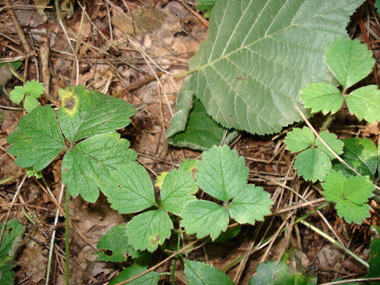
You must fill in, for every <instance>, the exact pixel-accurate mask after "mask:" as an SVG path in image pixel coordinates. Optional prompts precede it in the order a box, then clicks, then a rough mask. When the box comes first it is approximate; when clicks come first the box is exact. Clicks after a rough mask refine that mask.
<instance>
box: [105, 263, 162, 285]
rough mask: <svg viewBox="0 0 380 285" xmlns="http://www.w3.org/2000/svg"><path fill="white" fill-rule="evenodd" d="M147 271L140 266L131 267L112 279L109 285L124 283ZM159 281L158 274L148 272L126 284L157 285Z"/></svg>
mask: <svg viewBox="0 0 380 285" xmlns="http://www.w3.org/2000/svg"><path fill="white" fill-rule="evenodd" d="M146 269H147V267H141V266H136V265H134V266H131V267H128V268H126V269H124V270H123V271H122V272H120V274H119V275H118V276H117V277H115V278H114V279H112V281H111V282H110V285H116V284H119V283H121V282H123V281H126V280H128V279H130V278H132V277H134V276H136V275H138V274H140V273H142V272H144V271H145V270H146ZM159 280H160V274H159V273H158V272H155V271H153V272H149V273H147V274H144V275H143V276H141V277H139V278H136V279H135V280H133V281H131V282H128V284H130V285H142V284H144V285H157V284H158V281H159Z"/></svg>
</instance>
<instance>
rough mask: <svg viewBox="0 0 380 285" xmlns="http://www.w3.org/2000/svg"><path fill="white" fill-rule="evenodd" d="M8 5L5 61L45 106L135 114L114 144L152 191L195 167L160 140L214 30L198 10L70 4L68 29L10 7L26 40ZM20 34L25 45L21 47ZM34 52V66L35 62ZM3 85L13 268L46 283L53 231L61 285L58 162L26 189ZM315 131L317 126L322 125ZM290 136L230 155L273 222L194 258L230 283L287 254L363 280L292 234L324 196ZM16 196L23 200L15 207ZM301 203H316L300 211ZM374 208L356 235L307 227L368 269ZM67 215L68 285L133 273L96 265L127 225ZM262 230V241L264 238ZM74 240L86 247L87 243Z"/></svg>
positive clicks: (375, 133)
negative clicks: (124, 105)
mask: <svg viewBox="0 0 380 285" xmlns="http://www.w3.org/2000/svg"><path fill="white" fill-rule="evenodd" d="M6 2H7V1H5V2H3V1H1V4H0V48H1V54H0V56H1V58H0V60H1V62H14V61H20V62H21V63H22V66H21V67H20V68H19V69H17V72H18V74H19V76H20V79H22V80H24V81H27V80H37V81H40V82H43V83H44V86H45V96H44V97H43V98H41V100H40V101H41V103H42V104H52V105H53V106H56V107H58V106H59V100H58V89H59V88H65V87H66V86H70V85H77V84H80V85H84V86H86V88H89V89H95V90H98V91H101V92H103V93H105V94H107V95H109V96H114V97H117V98H121V99H123V100H126V101H127V102H129V103H130V104H132V105H133V106H135V107H136V109H137V114H136V115H135V116H133V117H132V123H131V125H130V126H128V127H127V128H125V129H122V130H120V131H119V132H120V133H121V135H122V137H124V138H126V139H128V140H129V141H130V142H131V147H132V148H133V149H134V150H135V151H136V152H137V153H138V162H139V163H141V164H142V165H143V166H144V167H145V168H146V169H148V171H149V173H150V174H151V177H152V180H153V181H154V180H155V176H157V175H158V174H160V173H161V172H163V171H170V170H172V169H175V168H176V167H178V165H179V163H181V162H182V161H183V160H184V159H185V158H193V159H198V158H199V157H200V155H201V152H197V151H192V150H189V149H185V148H176V147H173V146H171V145H168V144H167V141H166V139H165V134H166V130H167V129H168V126H169V122H170V119H171V117H172V116H173V113H174V111H175V103H176V98H177V94H178V92H179V90H180V88H181V84H182V79H181V78H175V77H174V76H173V75H174V74H179V73H182V72H184V71H187V69H188V63H189V59H190V58H191V57H192V56H193V55H194V53H195V52H196V50H197V48H198V46H199V45H200V44H201V42H202V41H203V40H204V39H205V38H206V36H207V31H208V27H207V25H208V22H207V20H206V19H204V18H203V16H202V15H201V14H199V12H198V11H197V10H196V9H195V8H194V7H195V4H196V3H195V1H193V0H178V1H168V0H166V1H165V0H151V1H149V0H142V1H134V0H120V1H119V0H102V1H95V0H87V1H85V2H87V3H86V7H84V6H82V5H81V4H80V3H79V1H78V2H76V1H75V3H74V6H73V7H70V5H68V6H69V7H68V9H67V10H65V9H64V6H65V4H68V3H71V1H68V0H66V1H61V2H62V3H61V10H62V17H63V21H62V24H63V26H62V25H61V24H60V23H59V21H58V20H57V16H56V12H55V8H54V6H52V4H51V3H50V2H53V1H44V0H40V1H34V2H33V1H26V0H16V1H11V6H12V9H13V11H14V12H15V15H16V18H17V22H18V23H19V25H20V26H21V29H19V28H16V26H15V22H14V19H12V17H11V13H10V9H8V8H6V6H5V3H6ZM369 2H371V1H369ZM35 3H38V5H37V4H35ZM364 7H366V9H364V10H363V9H362V10H360V11H358V12H357V14H355V17H352V21H351V23H350V25H349V34H350V35H351V36H352V37H353V38H359V39H360V40H361V41H364V42H368V41H370V43H371V45H369V46H370V48H371V49H373V51H374V56H375V58H376V57H377V56H378V52H377V51H376V49H377V48H378V47H379V40H380V24H379V20H378V16H377V14H376V12H375V10H374V8H373V5H372V4H371V3H368V4H366V5H364ZM128 11H132V12H133V14H134V17H137V21H138V22H140V23H144V25H143V27H141V26H139V25H136V23H135V21H136V19H135V18H131V17H129V16H128V15H127V14H128ZM20 32H22V33H23V35H24V36H25V41H26V42H25V41H23V40H21V38H20ZM363 34H364V35H369V38H368V36H364V37H363ZM69 40H70V44H69ZM29 49H30V52H31V54H28V50H29ZM76 65H78V66H79V70H76V68H75V66H76ZM377 66H378V64H377ZM376 76H377V75H375V77H376ZM373 78H374V75H373V74H372V75H371V78H369V79H368V80H370V81H374V79H373ZM0 83H1V86H2V90H3V92H2V93H1V97H0V109H1V110H2V114H3V119H2V122H1V133H0V181H1V184H0V205H1V210H0V221H1V222H4V221H5V218H6V216H7V212H8V210H9V209H10V207H11V212H10V215H9V217H8V219H11V218H17V219H18V220H19V221H21V222H22V223H23V224H24V225H25V226H26V231H25V234H24V236H23V246H22V248H21V252H20V253H19V254H18V256H17V260H16V261H17V266H16V267H15V272H16V284H44V283H45V278H46V269H47V259H48V252H49V243H50V237H51V233H52V231H53V230H54V229H56V230H57V236H56V246H55V247H54V258H53V263H52V268H51V275H50V276H51V277H50V280H51V284H64V280H65V277H64V276H65V275H64V272H65V268H64V251H65V248H64V247H65V243H64V241H65V234H64V219H63V217H62V216H61V218H60V223H59V224H58V225H57V226H53V221H54V217H55V213H56V211H57V207H56V206H55V204H54V203H53V202H52V200H53V199H52V197H51V195H54V197H55V199H58V197H59V195H60V191H61V175H60V173H61V170H60V167H61V157H58V158H57V159H56V160H55V161H54V162H53V163H52V164H51V165H50V166H49V167H48V168H47V169H45V170H44V171H43V173H42V174H43V179H36V178H26V179H24V178H25V170H24V169H21V168H18V167H17V166H15V164H14V157H12V156H11V155H10V154H9V153H7V147H8V146H9V144H8V143H7V136H8V135H9V134H10V133H12V131H14V130H15V128H16V125H17V123H18V122H19V120H20V119H21V117H22V116H23V115H24V112H23V110H22V108H20V106H17V105H15V104H13V103H12V102H11V101H10V100H9V96H8V95H7V93H9V91H10V90H12V89H13V88H14V87H15V86H18V85H22V82H21V81H20V80H19V79H17V78H16V77H15V76H12V74H10V73H9V70H8V69H6V68H1V69H0ZM93 111H94V112H96V110H93ZM313 123H315V124H318V118H315V119H314V122H313ZM333 128H334V129H333V131H334V132H335V133H336V134H337V135H338V136H339V138H347V137H367V138H370V139H372V140H373V141H374V142H375V143H376V144H377V143H378V139H379V134H380V128H379V125H378V124H374V125H363V124H361V123H359V122H357V121H355V119H354V118H352V117H351V116H349V115H348V114H347V116H346V117H342V118H339V119H338V120H337V121H336V122H335V123H334V126H333ZM285 133H286V130H284V132H282V133H281V134H279V135H276V136H253V135H250V134H247V133H241V134H240V135H239V136H238V138H237V139H236V140H235V141H234V142H233V143H232V144H231V145H230V146H231V148H234V149H235V150H236V151H237V152H238V153H239V155H240V156H243V157H244V158H245V160H246V165H247V167H249V182H251V183H255V184H256V185H258V186H262V187H264V189H265V190H266V191H268V192H269V193H271V195H272V200H273V201H274V202H275V204H274V205H273V208H272V212H273V213H272V214H271V215H270V216H267V217H266V219H265V222H263V223H259V224H257V225H256V226H248V225H247V226H243V227H242V230H241V232H240V234H239V235H238V236H236V237H235V238H233V239H231V240H228V241H225V242H222V243H211V242H209V243H206V244H203V245H202V246H199V247H194V249H193V250H192V251H191V252H189V253H188V258H190V259H192V260H196V261H203V262H207V263H210V264H213V265H214V266H215V267H217V268H219V269H221V270H224V271H225V272H226V273H227V275H228V276H229V277H230V278H231V279H232V280H236V278H237V277H236V276H239V279H240V280H239V284H248V280H249V278H250V277H251V275H252V274H253V273H254V272H255V269H256V267H257V265H258V264H259V263H260V262H262V261H267V260H279V258H281V256H282V254H283V253H284V252H285V251H286V250H287V249H288V248H290V247H295V248H297V249H298V250H299V252H300V255H299V256H300V262H301V264H302V266H303V267H305V268H306V267H307V268H308V270H309V271H311V272H313V273H314V274H315V275H317V276H318V282H319V283H323V282H328V281H331V280H335V279H337V278H354V277H359V276H363V275H365V274H366V268H365V267H364V266H363V265H361V264H360V263H358V262H356V261H355V260H353V259H352V258H350V257H349V256H347V255H346V254H345V253H344V252H343V251H342V250H340V249H339V248H337V247H335V246H334V245H332V244H331V243H329V242H328V241H327V240H325V239H324V238H323V237H321V236H320V235H319V234H318V233H316V232H314V231H312V230H310V229H308V228H307V227H305V226H303V225H299V224H294V221H295V220H296V218H298V217H300V216H302V215H304V214H306V213H308V212H310V211H311V210H313V209H314V208H316V207H317V206H319V205H320V204H321V203H322V201H321V197H322V196H321V194H320V193H321V192H320V191H321V190H320V186H318V185H311V184H310V183H306V182H305V181H303V180H302V179H300V178H299V177H298V176H297V175H296V172H295V171H294V169H293V162H294V156H293V155H292V154H291V153H290V152H288V151H287V150H286V147H285V145H284V143H283V139H284V136H285ZM19 188H21V191H20V195H19V196H18V198H17V200H16V201H12V200H13V197H14V195H15V193H16V191H17V189H19ZM289 189H290V190H289ZM294 192H296V193H297V194H300V195H301V196H303V197H305V198H306V199H307V201H309V203H304V202H303V201H302V200H300V198H299V197H298V196H297V195H296V194H294ZM370 205H371V207H372V210H371V215H372V216H371V218H370V219H368V220H367V221H365V223H363V225H361V226H357V225H354V224H352V225H350V224H347V223H346V222H344V220H342V219H340V218H339V217H338V216H337V214H336V211H335V210H334V208H333V207H332V206H329V207H325V208H324V209H323V210H321V212H320V213H315V214H313V215H312V216H310V217H309V218H308V219H307V221H308V222H309V223H310V224H312V225H314V226H315V227H317V228H319V229H320V230H322V231H323V232H325V233H327V234H328V235H330V236H331V237H334V238H336V237H339V239H340V240H341V241H342V243H343V244H344V246H346V247H347V248H349V249H350V250H351V251H353V252H354V253H356V254H357V255H358V256H360V257H361V258H363V259H364V260H368V254H369V245H370V238H371V234H370V226H371V225H376V224H377V225H380V222H379V218H380V215H379V209H380V208H379V206H378V205H379V204H378V203H377V202H376V201H374V200H373V201H371V204H370ZM62 207H63V206H62ZM70 210H71V219H72V220H73V222H74V223H75V224H76V229H72V232H71V245H70V253H71V276H73V277H72V278H73V280H77V283H76V284H105V283H106V282H107V281H109V280H110V279H112V278H113V277H115V276H116V275H117V274H118V273H119V272H120V271H121V270H122V269H123V268H125V267H127V266H128V262H126V263H122V264H115V263H105V262H100V261H98V259H97V255H96V254H94V252H95V251H96V248H94V245H95V246H96V244H97V242H98V240H99V238H100V237H101V236H103V235H104V234H105V233H106V232H107V231H108V230H109V229H110V228H112V227H113V226H115V225H117V224H119V223H122V222H126V221H128V219H129V218H130V217H129V216H123V215H120V214H118V213H117V212H116V211H114V210H112V209H111V208H110V206H109V204H108V202H107V199H106V198H105V197H104V196H101V197H100V198H99V199H98V201H97V202H96V203H94V204H90V203H87V202H85V201H83V200H82V199H81V198H80V197H77V198H75V199H72V200H71V204H70ZM259 227H261V230H257V229H258V228H259ZM282 228H286V231H284V232H282V233H278V232H277V230H278V229H282ZM78 231H80V232H81V233H83V234H84V235H85V237H86V239H82V238H81V237H80V235H79V233H78ZM256 234H258V237H256V241H255V240H254V236H255V235H256ZM270 236H271V237H272V238H271V239H270V242H268V243H267V244H265V245H263V246H262V247H260V248H259V249H257V250H256V251H254V252H253V253H252V252H251V253H250V256H249V258H248V260H247V261H246V262H244V263H241V266H239V262H235V260H236V259H238V258H239V257H241V256H243V255H244V254H246V253H247V252H248V253H249V251H250V249H251V248H252V245H253V242H254V241H255V242H256V243H259V242H262V240H264V238H267V237H270ZM168 255H169V253H168V252H165V250H158V251H157V252H155V253H154V254H153V256H152V261H151V266H153V265H154V264H157V263H158V262H160V261H161V260H163V259H165V258H166V257H167V256H168ZM173 262H174V260H173V259H172V260H169V261H168V262H166V263H165V264H163V265H162V266H160V267H159V268H158V269H156V271H158V272H168V271H169V272H170V271H171V268H172V265H173ZM241 273H242V274H241ZM240 275H241V277H240ZM175 278H176V284H185V277H184V272H183V264H182V263H181V262H180V261H179V262H177V269H176V275H175ZM160 282H161V283H160V284H166V283H167V282H170V276H167V275H163V276H162V277H161V281H160Z"/></svg>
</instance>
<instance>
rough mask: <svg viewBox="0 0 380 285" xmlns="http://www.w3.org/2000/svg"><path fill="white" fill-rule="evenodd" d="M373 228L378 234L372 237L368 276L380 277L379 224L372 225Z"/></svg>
mask: <svg viewBox="0 0 380 285" xmlns="http://www.w3.org/2000/svg"><path fill="white" fill-rule="evenodd" d="M371 229H372V232H375V233H376V235H375V236H372V238H371V250H370V253H369V272H368V275H367V276H366V278H375V277H380V228H379V227H378V226H372V227H371ZM374 284H375V283H374Z"/></svg>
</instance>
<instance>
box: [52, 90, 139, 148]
mask: <svg viewBox="0 0 380 285" xmlns="http://www.w3.org/2000/svg"><path fill="white" fill-rule="evenodd" d="M58 92H59V96H60V98H61V108H60V109H59V111H58V119H59V123H60V126H61V129H62V131H63V134H64V135H65V137H66V139H67V140H68V141H69V142H75V141H78V140H80V139H83V138H86V137H90V136H93V135H97V134H104V133H109V132H111V131H114V130H117V129H120V128H123V127H125V126H127V125H128V124H129V123H130V122H131V121H130V119H129V117H130V116H132V115H133V114H134V113H135V109H134V107H133V106H132V105H130V104H128V103H127V102H125V101H123V100H120V99H117V98H113V97H109V96H107V95H105V94H103V93H100V92H98V91H94V90H87V89H85V88H84V87H83V86H76V87H73V86H72V87H67V88H66V89H64V90H63V89H60V90H59V91H58Z"/></svg>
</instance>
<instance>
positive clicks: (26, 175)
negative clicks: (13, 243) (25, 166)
mask: <svg viewBox="0 0 380 285" xmlns="http://www.w3.org/2000/svg"><path fill="white" fill-rule="evenodd" d="M26 177H28V173H27V172H26V173H25V175H24V177H23V178H22V180H21V182H20V184H19V185H18V187H17V191H16V193H15V195H14V196H13V199H12V202H11V205H10V206H9V209H8V212H7V215H6V216H5V221H4V223H3V228H2V229H1V233H0V244H1V241H2V240H3V235H4V231H5V226H6V225H7V222H8V218H9V214H10V213H11V210H12V207H13V205H14V203H15V202H16V199H17V196H18V194H19V193H20V190H21V187H22V186H23V185H24V182H25V179H26Z"/></svg>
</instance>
